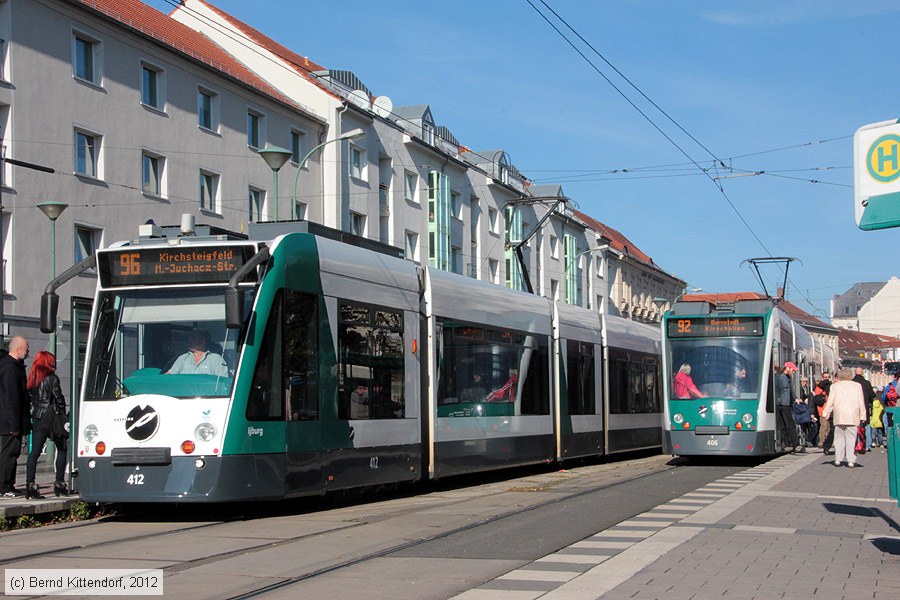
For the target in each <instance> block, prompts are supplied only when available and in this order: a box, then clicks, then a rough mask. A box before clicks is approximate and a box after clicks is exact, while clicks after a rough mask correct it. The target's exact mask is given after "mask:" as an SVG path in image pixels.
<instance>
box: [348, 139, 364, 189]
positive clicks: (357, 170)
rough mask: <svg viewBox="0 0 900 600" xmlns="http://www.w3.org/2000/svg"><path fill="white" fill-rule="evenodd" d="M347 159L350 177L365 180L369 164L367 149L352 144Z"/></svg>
mask: <svg viewBox="0 0 900 600" xmlns="http://www.w3.org/2000/svg"><path fill="white" fill-rule="evenodd" d="M347 160H348V162H349V170H350V177H353V178H354V179H359V180H361V181H365V180H366V166H367V164H366V149H365V148H363V147H362V146H358V145H356V144H350V151H349V153H348V159H347Z"/></svg>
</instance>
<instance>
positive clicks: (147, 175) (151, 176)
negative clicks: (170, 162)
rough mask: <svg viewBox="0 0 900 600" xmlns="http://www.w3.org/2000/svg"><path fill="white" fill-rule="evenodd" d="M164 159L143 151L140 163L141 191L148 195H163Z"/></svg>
mask: <svg viewBox="0 0 900 600" xmlns="http://www.w3.org/2000/svg"><path fill="white" fill-rule="evenodd" d="M165 163H166V159H165V158H163V157H162V156H158V155H155V154H151V153H149V152H144V153H143V157H142V165H141V191H143V192H144V193H145V194H148V195H150V196H158V197H162V196H163V169H164V168H165Z"/></svg>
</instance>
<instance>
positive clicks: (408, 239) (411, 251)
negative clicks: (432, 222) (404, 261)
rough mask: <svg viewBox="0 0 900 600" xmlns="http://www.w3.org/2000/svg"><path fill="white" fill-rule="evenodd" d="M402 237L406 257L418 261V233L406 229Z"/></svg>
mask: <svg viewBox="0 0 900 600" xmlns="http://www.w3.org/2000/svg"><path fill="white" fill-rule="evenodd" d="M403 239H404V243H405V246H404V250H405V252H406V258H408V259H409V260H414V261H416V262H419V234H418V233H417V232H415V231H410V230H409V229H407V230H406V232H405V234H404V235H403Z"/></svg>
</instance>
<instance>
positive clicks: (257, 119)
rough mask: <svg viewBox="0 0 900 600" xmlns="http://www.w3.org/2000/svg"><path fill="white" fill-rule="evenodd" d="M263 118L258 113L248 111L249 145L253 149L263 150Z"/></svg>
mask: <svg viewBox="0 0 900 600" xmlns="http://www.w3.org/2000/svg"><path fill="white" fill-rule="evenodd" d="M262 126H263V116H262V115H261V114H259V113H258V112H256V111H253V110H248V111H247V145H248V146H250V147H251V148H262V146H261V145H260V141H261V140H262V139H263V134H262Z"/></svg>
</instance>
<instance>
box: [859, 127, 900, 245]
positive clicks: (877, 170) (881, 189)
mask: <svg viewBox="0 0 900 600" xmlns="http://www.w3.org/2000/svg"><path fill="white" fill-rule="evenodd" d="M853 184H854V185H853V187H854V209H855V210H854V212H855V214H856V224H857V225H858V226H859V228H860V229H865V230H867V231H868V230H873V229H888V228H890V227H900V120H898V119H895V120H892V121H882V122H880V123H872V124H871V125H864V126H862V127H860V128H859V129H857V130H856V135H854V136H853Z"/></svg>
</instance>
